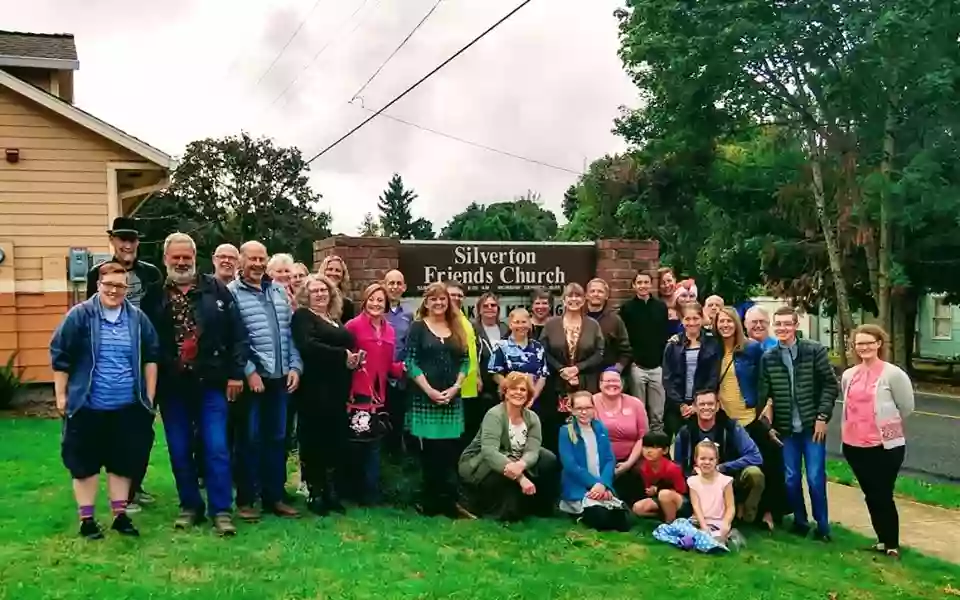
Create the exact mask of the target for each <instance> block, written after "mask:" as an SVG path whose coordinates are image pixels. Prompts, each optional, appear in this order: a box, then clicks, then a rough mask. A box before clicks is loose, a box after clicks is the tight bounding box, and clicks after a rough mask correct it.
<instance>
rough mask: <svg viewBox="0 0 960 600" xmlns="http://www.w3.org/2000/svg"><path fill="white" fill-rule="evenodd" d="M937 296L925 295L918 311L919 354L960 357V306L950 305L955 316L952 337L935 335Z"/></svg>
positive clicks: (954, 358)
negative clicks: (934, 317) (934, 321)
mask: <svg viewBox="0 0 960 600" xmlns="http://www.w3.org/2000/svg"><path fill="white" fill-rule="evenodd" d="M935 302H936V298H935V297H934V296H924V297H923V298H921V299H920V306H919V310H918V311H917V337H918V339H917V348H918V352H917V354H918V355H919V356H920V357H921V358H931V359H936V360H958V359H960V306H956V305H953V306H951V307H950V311H951V316H952V318H953V321H952V326H951V328H950V329H951V335H950V338H949V339H947V338H936V337H934V336H933V333H934V332H933V314H934V305H935Z"/></svg>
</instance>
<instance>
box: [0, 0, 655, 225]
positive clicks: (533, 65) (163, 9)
mask: <svg viewBox="0 0 960 600" xmlns="http://www.w3.org/2000/svg"><path fill="white" fill-rule="evenodd" d="M516 1H517V0H444V1H443V2H442V3H441V4H440V6H439V8H438V9H437V10H436V12H435V13H434V14H433V15H432V17H431V18H430V20H428V21H427V23H426V24H425V25H424V26H423V27H422V28H421V29H420V31H418V32H417V34H416V35H415V36H414V37H413V38H412V39H411V40H410V42H409V43H408V44H407V45H406V46H405V47H404V48H403V50H401V51H400V53H398V54H397V56H396V57H395V58H394V59H393V60H392V61H391V62H390V64H389V65H387V66H386V68H385V69H384V70H383V71H382V73H381V74H380V75H379V76H378V77H377V78H376V79H375V80H374V81H373V82H372V83H371V84H370V85H369V86H368V88H367V89H366V90H365V91H364V93H363V103H364V104H365V106H367V107H368V108H379V107H381V106H382V105H383V104H385V103H386V102H388V101H389V100H390V99H392V98H393V97H394V96H395V95H396V94H398V93H400V92H401V91H403V90H404V89H405V88H406V87H407V86H409V85H410V84H412V83H413V82H414V81H416V80H417V79H419V78H420V77H422V76H423V75H424V74H426V73H427V72H428V71H430V70H431V69H433V68H434V67H435V66H437V65H438V64H440V63H441V62H442V61H443V60H444V59H446V58H447V57H448V56H450V55H451V54H452V53H453V52H455V51H456V50H458V49H459V48H460V47H462V46H463V45H464V44H466V43H467V42H468V41H469V40H470V39H472V38H473V37H474V36H476V35H477V34H479V33H480V32H481V31H483V30H484V29H486V28H487V27H488V26H489V25H490V24H492V23H493V22H495V21H496V20H497V19H499V18H500V17H501V16H503V15H504V14H506V13H507V12H508V11H509V10H510V9H511V8H513V7H514V6H515V5H516ZM314 2H315V0H280V1H278V2H270V3H252V2H251V3H237V2H235V1H232V0H203V1H202V2H201V0H166V1H164V2H159V1H153V2H148V1H146V0H129V1H122V0H92V1H85V2H84V3H83V8H82V10H81V9H80V8H79V7H78V6H79V4H80V3H76V4H74V3H63V2H58V1H56V0H40V1H34V2H32V3H30V4H27V5H24V6H22V7H20V8H18V10H17V11H16V13H15V14H14V15H12V21H13V22H12V23H8V24H5V26H6V27H8V28H15V29H25V30H30V31H64V30H67V31H72V32H73V33H75V34H76V35H77V43H78V48H79V51H80V62H81V67H82V68H81V71H80V72H79V73H78V74H77V95H78V103H79V104H80V105H81V106H83V107H84V108H86V109H88V110H90V111H91V112H93V113H94V114H96V115H98V116H100V117H101V118H104V119H106V120H107V121H110V122H111V123H114V124H116V125H117V126H119V127H121V128H123V129H126V130H128V131H130V133H132V134H134V135H137V136H138V137H141V138H143V139H145V140H147V141H148V142H150V143H153V144H155V145H157V146H159V147H161V148H164V149H165V150H167V151H169V152H172V153H179V152H181V151H182V148H183V147H184V146H185V145H186V143H188V142H189V141H191V140H193V139H197V138H202V137H206V136H211V135H224V134H228V133H235V132H237V131H239V130H241V129H245V130H247V131H250V132H251V133H254V134H265V135H270V136H272V137H274V138H276V139H277V141H278V142H279V143H282V144H294V145H297V146H298V147H300V148H301V150H302V151H303V152H304V154H305V155H307V156H308V157H309V156H312V155H314V154H316V153H317V152H319V151H320V150H321V149H323V148H325V147H326V146H327V145H329V144H330V143H332V142H333V141H334V140H336V139H337V138H339V137H340V136H341V135H343V134H344V133H346V132H347V131H348V130H349V129H350V128H351V127H353V126H355V125H356V124H357V123H359V122H360V121H362V120H363V119H365V118H366V117H367V116H368V115H369V113H368V112H366V111H364V110H362V109H360V108H358V107H357V106H353V105H350V104H348V102H349V100H350V99H351V97H352V96H353V94H354V93H355V92H356V91H357V89H358V88H359V87H360V86H361V85H362V84H363V83H364V82H365V81H366V80H367V79H368V78H369V77H370V75H371V74H372V73H373V72H374V71H375V70H376V69H377V67H378V66H379V65H380V64H381V63H382V62H383V61H384V59H386V57H387V56H388V55H389V54H390V52H391V51H392V50H393V49H394V48H395V47H396V46H397V44H399V43H400V41H401V40H402V39H403V38H404V37H405V36H406V35H407V33H409V31H410V30H411V29H412V28H413V26H414V25H415V24H416V23H417V22H418V21H419V20H420V19H421V18H422V17H423V15H424V14H426V12H427V11H428V10H429V9H430V7H431V6H433V4H434V2H435V0H403V1H402V2H397V1H395V0H320V2H319V4H318V5H317V7H316V9H315V10H314V11H313V13H312V14H311V15H310V18H309V19H308V20H307V21H306V22H305V23H304V26H303V28H302V30H301V31H300V33H299V34H298V35H297V37H296V39H294V41H293V42H292V43H291V44H290V45H289V47H287V48H286V50H285V51H284V52H283V54H282V56H280V58H279V59H278V60H277V61H276V64H274V66H273V67H272V68H271V69H270V72H269V73H268V74H267V76H266V77H264V78H263V80H262V81H260V83H259V84H257V83H256V82H257V80H258V79H259V78H260V77H261V75H262V74H263V73H264V72H265V71H266V69H267V68H268V67H269V65H270V64H271V62H272V61H273V60H274V59H275V58H276V57H277V55H278V53H279V52H280V50H281V49H282V48H283V46H284V45H285V44H286V43H287V41H288V40H289V38H290V35H291V33H293V31H294V30H295V29H296V28H297V27H298V26H299V24H300V23H301V22H302V21H303V18H304V16H305V15H307V14H308V13H309V12H310V10H311V8H312V7H313V5H314ZM619 4H620V2H618V1H616V0H591V1H590V2H583V1H582V0H550V1H549V2H542V1H541V2H531V3H530V4H529V5H528V6H527V7H525V8H523V9H522V10H521V11H520V12H518V13H517V14H516V15H515V16H514V17H513V18H511V19H510V20H509V21H507V22H506V23H504V24H503V25H502V26H501V27H500V28H498V29H497V30H495V31H494V32H492V33H491V34H490V35H489V36H487V37H486V38H485V39H484V40H482V41H481V42H479V43H478V44H476V45H475V46H474V47H473V48H471V49H470V50H468V51H467V52H466V53H464V54H463V55H462V56H460V57H459V58H457V59H456V60H455V61H453V62H452V63H450V64H449V65H448V66H447V67H445V68H444V69H443V70H442V71H440V72H439V73H438V74H437V75H435V76H434V77H432V78H431V79H429V80H428V81H427V82H425V83H424V84H423V85H422V86H420V87H419V88H418V89H417V90H415V91H414V92H412V93H411V94H410V95H409V96H407V97H406V98H404V99H403V100H401V101H400V102H399V103H397V104H396V105H395V106H394V107H393V108H391V109H390V110H389V113H390V114H393V115H396V116H397V117H400V118H403V119H405V120H408V121H411V122H414V123H418V124H420V125H422V126H424V127H427V128H431V129H435V130H439V131H443V132H446V133H448V134H450V135H454V136H458V137H461V138H464V139H468V140H472V141H474V142H476V143H479V144H483V145H487V146H492V147H495V148H499V149H502V150H504V151H507V152H512V153H515V154H520V155H523V156H527V157H529V158H532V159H536V160H540V161H544V162H547V163H551V164H555V165H558V166H561V167H564V168H568V169H573V170H580V169H582V168H583V167H584V164H585V162H589V161H591V160H593V159H595V158H597V157H599V156H601V155H603V154H605V153H608V152H615V151H618V150H620V149H622V148H623V142H622V141H621V140H619V139H618V138H616V137H615V136H613V135H612V134H611V133H610V129H611V128H612V124H613V118H614V117H615V116H616V115H617V108H618V106H620V105H622V104H627V105H634V104H636V100H637V93H636V89H635V87H634V86H633V84H632V83H631V82H630V80H629V78H628V77H627V76H626V74H624V72H623V70H622V68H621V65H620V61H619V58H618V57H617V47H618V39H617V29H616V20H615V19H614V18H613V16H612V13H613V10H614V9H615V8H617V7H618V5H619ZM131 5H132V6H133V8H130V6H131ZM358 8H359V9H360V10H359V12H356V14H354V13H355V11H357V9H358ZM5 16H6V17H11V15H5ZM134 16H135V17H136V18H134ZM145 23H149V27H144V24H145ZM324 48H325V49H324ZM318 53H319V56H318ZM315 57H316V59H315V60H314V58H315ZM293 82H295V83H293ZM292 83H293V84H292ZM291 84H292V85H291ZM284 90H287V92H286V94H285V95H284V97H283V98H282V99H280V100H279V101H276V102H274V99H275V98H277V96H278V95H280V94H281V93H282V92H283V91H284ZM394 172H398V173H400V174H401V175H402V176H403V178H404V181H405V182H407V184H408V185H410V186H412V187H414V188H415V189H416V190H417V192H418V193H419V195H420V198H419V200H418V201H417V204H416V205H415V207H414V210H415V212H416V213H417V216H424V217H427V218H428V219H430V220H431V221H432V222H434V223H435V225H436V227H437V228H439V227H441V226H442V225H443V224H444V223H445V222H446V220H447V219H449V218H450V217H451V216H452V215H453V214H455V213H457V212H459V211H460V210H463V208H465V207H466V206H467V205H468V204H469V203H470V202H473V201H477V202H481V203H489V202H494V201H499V200H508V199H510V198H512V197H513V196H515V195H518V194H521V193H523V192H525V191H526V190H527V189H532V190H536V191H538V192H540V193H541V194H542V196H543V199H544V202H545V204H546V206H547V207H548V208H551V209H553V210H555V211H556V212H557V213H558V214H559V212H560V210H559V209H560V202H561V199H562V194H563V191H564V190H565V189H566V188H567V187H568V186H569V185H570V184H571V183H573V182H574V181H575V179H576V175H573V174H570V173H566V172H563V171H558V170H553V169H549V168H547V167H542V166H537V165H533V164H529V163H526V162H523V161H520V160H516V159H514V158H509V157H506V156H502V155H499V154H496V153H493V152H489V151H486V150H483V149H480V148H476V147H473V146H470V145H467V144H463V143H460V142H456V141H453V140H450V139H447V138H444V137H441V136H438V135H435V134H432V133H428V132H425V131H422V130H419V129H416V128H413V127H409V126H406V125H403V124H399V123H396V122H393V121H390V120H387V119H383V118H379V119H375V120H374V121H372V122H371V123H370V124H368V125H367V126H366V127H364V128H363V129H361V130H360V131H359V132H358V133H356V134H355V135H353V136H351V137H350V138H349V139H347V140H346V141H344V142H343V143H342V144H340V145H339V146H338V147H337V148H335V149H333V150H331V151H330V152H329V153H327V154H325V155H323V156H322V157H320V158H319V159H317V160H316V161H315V162H314V163H313V165H312V174H313V175H312V178H311V181H312V183H313V184H314V185H315V186H316V188H317V190H318V191H319V192H320V193H321V194H323V196H324V201H323V204H324V206H325V208H327V209H329V210H331V211H332V213H333V216H334V229H335V230H337V231H343V232H345V233H352V232H355V231H356V229H357V227H358V226H359V224H360V222H361V220H362V218H363V214H364V213H366V212H375V211H376V201H377V196H378V195H379V194H380V193H381V191H382V190H383V188H384V187H385V186H386V183H387V181H388V180H389V178H390V176H391V175H392V174H393V173H394Z"/></svg>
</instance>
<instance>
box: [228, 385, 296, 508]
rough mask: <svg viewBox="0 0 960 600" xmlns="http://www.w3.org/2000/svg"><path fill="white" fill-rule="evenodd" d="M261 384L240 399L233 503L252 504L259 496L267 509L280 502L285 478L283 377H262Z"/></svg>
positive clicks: (285, 392) (285, 399)
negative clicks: (259, 390) (241, 416)
mask: <svg viewBox="0 0 960 600" xmlns="http://www.w3.org/2000/svg"><path fill="white" fill-rule="evenodd" d="M263 385H264V390H263V392H262V393H260V394H255V393H253V392H250V391H247V392H245V393H244V398H243V400H242V401H243V402H244V406H243V409H244V410H245V411H246V412H245V414H244V419H243V420H242V425H243V426H242V427H241V431H240V434H241V438H242V439H241V440H240V444H239V451H238V456H239V458H240V468H239V469H237V474H238V481H237V505H238V506H252V505H253V504H254V503H255V502H256V501H257V500H258V499H259V500H261V501H262V505H263V508H265V509H268V508H270V507H272V506H273V505H274V504H277V503H278V502H282V501H283V485H284V482H285V481H286V479H287V452H286V435H287V401H288V394H287V379H286V377H282V378H279V379H266V378H264V380H263Z"/></svg>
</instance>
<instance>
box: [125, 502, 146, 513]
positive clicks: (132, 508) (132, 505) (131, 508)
mask: <svg viewBox="0 0 960 600" xmlns="http://www.w3.org/2000/svg"><path fill="white" fill-rule="evenodd" d="M142 510H143V508H141V507H140V505H139V504H137V503H136V502H127V512H128V513H138V512H140V511H142Z"/></svg>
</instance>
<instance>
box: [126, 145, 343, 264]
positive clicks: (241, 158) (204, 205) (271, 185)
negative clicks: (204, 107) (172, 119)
mask: <svg viewBox="0 0 960 600" xmlns="http://www.w3.org/2000/svg"><path fill="white" fill-rule="evenodd" d="M308 172H309V165H308V164H307V163H306V162H305V161H304V160H303V156H302V155H301V154H300V151H299V150H298V149H297V148H293V147H290V148H285V147H279V146H276V145H275V144H274V142H273V140H271V139H269V138H259V139H254V138H251V137H250V136H249V135H248V134H247V133H241V134H240V135H234V136H227V137H224V138H221V139H213V138H207V139H203V140H199V141H195V142H191V143H190V144H189V145H188V146H187V148H186V151H185V153H184V155H183V158H182V159H181V161H180V164H179V165H178V167H177V169H176V171H175V173H174V174H173V179H172V183H171V185H170V188H169V189H168V190H166V191H165V192H164V193H162V194H160V195H159V197H157V198H154V199H152V200H150V201H149V202H148V203H147V204H146V205H145V206H144V208H143V210H142V211H140V214H139V215H138V216H140V217H141V218H143V219H144V223H145V226H144V229H145V233H146V235H147V242H148V243H146V244H144V245H142V246H141V248H142V249H143V254H144V256H150V257H151V258H152V259H153V260H157V261H159V260H160V258H161V255H162V249H161V248H160V245H161V244H160V243H159V242H162V240H163V238H164V237H165V236H166V235H167V234H169V233H171V232H173V231H178V230H179V231H182V232H184V233H188V234H190V235H191V236H192V237H193V238H194V240H195V241H196V243H197V250H198V257H199V261H200V267H201V268H202V269H209V267H210V257H211V256H212V254H213V250H214V249H215V248H216V246H217V245H219V244H221V243H224V242H230V243H233V244H236V245H240V244H241V243H243V242H245V241H248V240H258V241H260V242H262V243H263V244H265V245H266V246H267V250H268V251H269V252H271V253H276V252H289V253H291V254H293V255H294V256H295V257H297V258H298V259H299V260H304V261H307V262H308V263H309V262H312V256H313V243H314V241H316V240H319V239H323V238H325V237H328V236H329V235H330V220H331V217H330V214H329V213H328V212H325V211H321V210H320V208H319V202H320V195H319V194H317V193H316V192H314V191H313V190H312V189H311V188H310V185H309V180H308V175H307V174H308Z"/></svg>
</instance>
